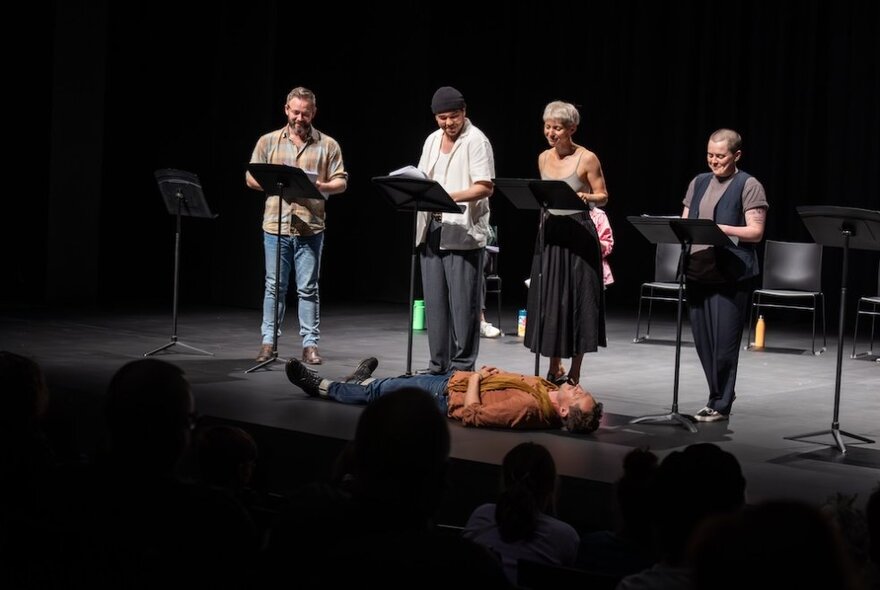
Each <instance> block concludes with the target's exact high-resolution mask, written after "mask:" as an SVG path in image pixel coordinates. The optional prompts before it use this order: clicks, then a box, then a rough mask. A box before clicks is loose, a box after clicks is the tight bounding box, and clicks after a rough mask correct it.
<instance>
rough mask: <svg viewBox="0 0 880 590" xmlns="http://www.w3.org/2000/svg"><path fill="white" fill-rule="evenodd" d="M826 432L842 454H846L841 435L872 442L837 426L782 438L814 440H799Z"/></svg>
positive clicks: (822, 434)
mask: <svg viewBox="0 0 880 590" xmlns="http://www.w3.org/2000/svg"><path fill="white" fill-rule="evenodd" d="M826 434H830V435H831V438H833V439H834V445H835V446H837V448H838V449H840V452H841V453H844V454H846V445H845V444H843V439H842V438H841V435H842V436H848V437H849V438H854V439H855V440H857V441H860V442H863V443H868V444H871V443H873V442H874V441H873V440H871V439H870V438H867V437H864V436H859V435H858V434H850V433H849V432H845V431H843V430H840V429H839V428H834V427H831V429H829V430H819V431H818V432H809V433H807V434H798V435H797V436H784V437H782V438H784V439H785V440H795V441H799V442H814V441H801V439H804V438H813V437H814V436H824V435H826ZM820 444H824V445H827V444H828V443H820Z"/></svg>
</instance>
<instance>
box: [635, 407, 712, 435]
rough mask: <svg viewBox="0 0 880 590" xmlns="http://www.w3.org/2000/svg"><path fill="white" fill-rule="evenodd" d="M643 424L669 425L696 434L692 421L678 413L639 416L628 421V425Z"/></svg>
mask: <svg viewBox="0 0 880 590" xmlns="http://www.w3.org/2000/svg"><path fill="white" fill-rule="evenodd" d="M643 422H645V423H648V424H671V425H672V426H683V427H684V428H685V429H687V430H688V431H689V432H690V433H691V434H696V433H697V427H696V426H695V425H694V423H693V420H691V419H690V418H689V417H687V416H685V415H684V414H679V413H678V412H670V413H668V414H657V415H655V416H641V417H639V418H633V419H632V420H630V421H629V423H630V424H641V423H643Z"/></svg>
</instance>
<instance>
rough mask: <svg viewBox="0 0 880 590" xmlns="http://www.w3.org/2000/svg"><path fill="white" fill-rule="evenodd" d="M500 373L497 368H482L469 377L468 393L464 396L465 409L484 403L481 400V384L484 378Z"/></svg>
mask: <svg viewBox="0 0 880 590" xmlns="http://www.w3.org/2000/svg"><path fill="white" fill-rule="evenodd" d="M498 372H499V371H498V369H496V368H495V367H488V366H483V367H480V370H479V372H477V373H474V374H473V375H471V376H470V377H468V387H467V392H466V393H465V394H464V405H465V407H467V406H471V405H474V404H480V403H482V399H480V382H482V381H483V379H484V378H486V377H489V376H490V375H495V374H497V373H498Z"/></svg>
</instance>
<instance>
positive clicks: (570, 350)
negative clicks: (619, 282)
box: [524, 212, 607, 358]
mask: <svg viewBox="0 0 880 590" xmlns="http://www.w3.org/2000/svg"><path fill="white" fill-rule="evenodd" d="M540 237H541V236H540V235H538V237H537V238H536V240H535V255H534V257H533V259H532V272H531V283H530V287H529V296H528V320H527V322H526V335H525V340H524V344H525V346H526V347H527V348H528V349H529V350H531V351H532V352H536V351H538V338H537V330H536V328H537V327H538V324H539V322H538V309H539V307H538V289H539V280H538V269H539V268H541V267H542V262H543V276H542V277H541V280H540V290H541V303H540V309H541V310H542V312H543V313H541V317H540V331H541V338H540V353H541V354H542V355H544V356H548V357H560V358H571V357H573V356H576V355H579V354H582V353H587V352H596V350H597V349H598V347H599V346H607V339H606V336H605V292H604V288H603V285H602V257H601V250H600V247H599V236H598V234H597V233H596V226H595V225H593V220H592V219H590V214H589V213H587V212H583V213H576V214H573V215H547V216H546V217H545V220H544V255H543V257H542V256H541V250H540V247H541V245H540Z"/></svg>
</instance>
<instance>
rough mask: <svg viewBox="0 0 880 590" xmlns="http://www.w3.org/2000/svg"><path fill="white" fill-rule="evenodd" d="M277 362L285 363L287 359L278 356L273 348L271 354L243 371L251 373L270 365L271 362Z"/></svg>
mask: <svg viewBox="0 0 880 590" xmlns="http://www.w3.org/2000/svg"><path fill="white" fill-rule="evenodd" d="M277 362H282V363H285V364H287V359H285V358H281V357H280V356H278V351H277V350H273V351H272V356H270V357H269V358H268V359H266V360H264V361H260V363H259V364H257V365H254V366H253V367H251V368H250V369H248V370H247V371H245V373H253V372H254V371H258V370H260V369H262V368H264V367H267V366H269V365H271V364H272V363H277Z"/></svg>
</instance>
